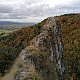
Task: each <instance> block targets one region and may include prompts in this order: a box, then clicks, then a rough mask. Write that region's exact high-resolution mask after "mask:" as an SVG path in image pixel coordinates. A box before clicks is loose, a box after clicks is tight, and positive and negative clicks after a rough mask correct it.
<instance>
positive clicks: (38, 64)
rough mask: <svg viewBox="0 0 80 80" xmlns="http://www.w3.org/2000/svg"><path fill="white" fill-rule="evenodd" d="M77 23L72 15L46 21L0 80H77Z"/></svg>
mask: <svg viewBox="0 0 80 80" xmlns="http://www.w3.org/2000/svg"><path fill="white" fill-rule="evenodd" d="M79 23H80V15H72V14H71V15H64V16H58V17H49V18H47V19H45V20H44V21H43V22H42V27H40V28H39V30H40V32H39V33H38V34H37V35H36V36H35V37H33V39H31V40H30V41H29V45H27V46H26V48H25V49H23V50H22V51H21V53H20V55H19V57H18V58H17V59H16V60H15V63H14V65H13V66H12V69H11V71H10V72H9V74H8V75H7V76H5V77H4V78H3V79H2V80H80V46H79V45H80V37H79V36H80V24H79ZM34 27H35V26H34Z"/></svg>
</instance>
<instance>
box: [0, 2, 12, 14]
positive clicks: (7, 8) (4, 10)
mask: <svg viewBox="0 0 80 80" xmlns="http://www.w3.org/2000/svg"><path fill="white" fill-rule="evenodd" d="M12 10H13V8H12V7H11V6H9V5H3V4H0V13H11V12H12Z"/></svg>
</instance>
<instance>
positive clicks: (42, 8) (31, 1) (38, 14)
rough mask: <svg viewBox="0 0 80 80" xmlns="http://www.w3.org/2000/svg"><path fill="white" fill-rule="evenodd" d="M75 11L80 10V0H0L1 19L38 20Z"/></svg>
mask: <svg viewBox="0 0 80 80" xmlns="http://www.w3.org/2000/svg"><path fill="white" fill-rule="evenodd" d="M73 12H74V13H77V12H78V13H79V12H80V0H0V20H10V21H20V22H36V21H41V20H42V19H44V18H46V17H48V16H55V15H61V14H65V13H73Z"/></svg>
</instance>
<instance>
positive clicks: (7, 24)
mask: <svg viewBox="0 0 80 80" xmlns="http://www.w3.org/2000/svg"><path fill="white" fill-rule="evenodd" d="M34 24H35V23H30V22H25V23H21V22H12V21H0V29H11V28H16V27H24V26H25V27H27V26H32V25H34Z"/></svg>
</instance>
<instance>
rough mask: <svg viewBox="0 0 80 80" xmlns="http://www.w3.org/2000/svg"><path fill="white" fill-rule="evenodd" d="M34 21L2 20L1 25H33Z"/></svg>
mask: <svg viewBox="0 0 80 80" xmlns="http://www.w3.org/2000/svg"><path fill="white" fill-rule="evenodd" d="M33 24H34V23H29V22H25V23H21V22H12V21H0V25H33Z"/></svg>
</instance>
